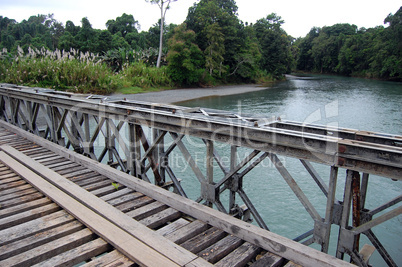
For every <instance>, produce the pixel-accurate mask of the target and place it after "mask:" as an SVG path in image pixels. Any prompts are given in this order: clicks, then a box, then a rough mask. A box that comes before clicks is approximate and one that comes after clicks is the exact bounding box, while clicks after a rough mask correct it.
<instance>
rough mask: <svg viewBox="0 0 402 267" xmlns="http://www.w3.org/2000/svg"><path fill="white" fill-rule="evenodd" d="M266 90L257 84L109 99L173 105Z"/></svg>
mask: <svg viewBox="0 0 402 267" xmlns="http://www.w3.org/2000/svg"><path fill="white" fill-rule="evenodd" d="M264 89H267V87H265V86H260V85H257V84H246V85H229V86H217V87H213V88H189V89H172V90H165V91H159V92H150V93H142V94H128V95H123V94H113V95H111V96H109V97H108V98H109V99H122V98H126V99H127V100H138V101H146V102H153V103H164V104H172V103H177V102H181V101H186V100H191V99H196V98H201V97H209V96H224V95H235V94H243V93H248V92H254V91H259V90H264Z"/></svg>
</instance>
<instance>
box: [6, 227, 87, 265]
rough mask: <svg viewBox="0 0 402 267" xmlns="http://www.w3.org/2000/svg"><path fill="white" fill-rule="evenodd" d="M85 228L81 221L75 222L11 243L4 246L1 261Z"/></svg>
mask: <svg viewBox="0 0 402 267" xmlns="http://www.w3.org/2000/svg"><path fill="white" fill-rule="evenodd" d="M83 228H84V225H82V224H81V223H80V222H79V221H77V220H74V221H72V222H70V223H67V224H63V225H61V226H58V227H55V228H51V229H48V230H44V231H42V232H39V233H37V234H35V235H32V236H29V237H26V238H24V239H21V240H19V241H16V242H13V243H9V244H7V245H6V246H3V247H2V249H1V250H0V260H4V259H6V258H9V257H12V256H15V255H17V254H19V253H23V252H25V251H28V250H30V249H33V248H35V247H37V246H41V245H43V244H46V243H48V242H50V241H53V240H56V239H58V238H61V237H63V236H67V235H69V234H71V233H75V232H77V231H80V230H82V229H83Z"/></svg>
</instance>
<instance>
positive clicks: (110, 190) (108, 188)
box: [91, 185, 133, 197]
mask: <svg viewBox="0 0 402 267" xmlns="http://www.w3.org/2000/svg"><path fill="white" fill-rule="evenodd" d="M119 188H120V187H119ZM124 188H126V187H125V186H122V189H124ZM119 190H120V189H119ZM131 191H133V190H131ZM113 192H116V188H115V187H114V186H113V185H108V186H105V187H102V188H99V189H96V190H92V191H91V194H93V195H95V196H97V197H102V196H105V195H108V194H110V193H113Z"/></svg>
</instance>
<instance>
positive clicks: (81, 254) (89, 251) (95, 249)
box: [34, 238, 111, 267]
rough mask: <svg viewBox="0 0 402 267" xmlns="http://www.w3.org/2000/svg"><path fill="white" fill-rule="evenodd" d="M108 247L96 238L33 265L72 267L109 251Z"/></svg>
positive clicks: (37, 266) (40, 266) (41, 266)
mask: <svg viewBox="0 0 402 267" xmlns="http://www.w3.org/2000/svg"><path fill="white" fill-rule="evenodd" d="M110 247H111V246H110V245H109V244H108V243H107V242H105V241H104V240H103V239H101V238H98V239H95V240H92V241H91V242H88V243H85V244H83V245H81V246H79V247H76V248H73V249H71V250H69V251H66V252H64V253H62V254H59V255H57V256H55V257H53V258H50V259H47V260H45V261H41V262H40V263H38V264H35V265H34V266H35V267H54V266H74V265H75V264H78V263H80V262H83V261H85V260H88V259H91V258H92V257H95V256H97V255H99V254H101V253H104V252H106V251H107V250H109V249H110Z"/></svg>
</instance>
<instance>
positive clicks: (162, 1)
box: [145, 0, 177, 68]
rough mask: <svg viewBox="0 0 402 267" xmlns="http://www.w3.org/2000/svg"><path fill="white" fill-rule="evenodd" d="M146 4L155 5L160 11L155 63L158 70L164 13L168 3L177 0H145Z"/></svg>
mask: <svg viewBox="0 0 402 267" xmlns="http://www.w3.org/2000/svg"><path fill="white" fill-rule="evenodd" d="M145 1H146V2H148V3H149V2H150V3H151V4H157V5H158V6H159V9H160V10H161V22H160V34H159V54H158V60H157V63H156V67H157V68H159V67H160V65H161V59H162V49H163V26H164V23H165V16H166V11H167V10H168V9H169V7H170V3H172V2H176V1H177V0H145Z"/></svg>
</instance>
